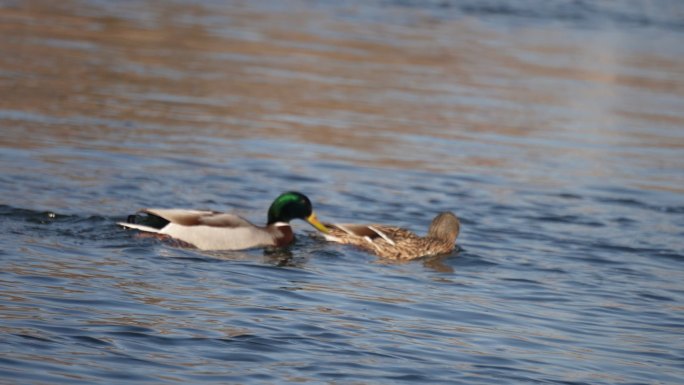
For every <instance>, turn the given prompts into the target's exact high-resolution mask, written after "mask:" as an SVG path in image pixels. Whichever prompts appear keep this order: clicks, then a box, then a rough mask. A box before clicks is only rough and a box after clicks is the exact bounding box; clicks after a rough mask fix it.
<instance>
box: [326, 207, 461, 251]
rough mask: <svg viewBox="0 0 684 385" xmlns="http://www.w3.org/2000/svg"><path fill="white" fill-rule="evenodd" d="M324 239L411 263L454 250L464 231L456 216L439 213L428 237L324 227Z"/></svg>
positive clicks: (387, 230)
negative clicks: (461, 230) (461, 231)
mask: <svg viewBox="0 0 684 385" xmlns="http://www.w3.org/2000/svg"><path fill="white" fill-rule="evenodd" d="M325 226H326V227H327V228H328V229H329V231H328V232H327V233H324V237H325V238H326V239H327V240H329V241H332V242H337V243H344V244H351V245H356V246H358V247H360V248H362V249H364V250H366V251H370V252H372V253H374V254H376V255H378V256H380V257H383V258H391V259H398V260H410V259H415V258H419V257H425V256H430V255H439V254H447V253H450V252H451V251H453V250H454V244H455V243H456V238H457V237H458V233H459V231H460V229H461V222H459V220H458V218H457V217H456V215H454V214H452V213H450V212H443V213H440V214H439V215H437V216H436V217H435V219H433V220H432V223H431V224H430V229H429V230H428V233H427V235H426V236H425V237H419V236H418V235H416V234H414V233H412V232H410V231H408V230H406V229H402V228H399V227H392V226H384V225H353V224H327V223H326V224H325Z"/></svg>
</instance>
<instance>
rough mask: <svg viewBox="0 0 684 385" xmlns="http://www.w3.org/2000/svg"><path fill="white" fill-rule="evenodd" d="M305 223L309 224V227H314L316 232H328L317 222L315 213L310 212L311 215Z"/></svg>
mask: <svg viewBox="0 0 684 385" xmlns="http://www.w3.org/2000/svg"><path fill="white" fill-rule="evenodd" d="M306 221H307V222H309V223H311V226H313V227H315V228H316V229H317V230H318V231H321V232H324V233H327V232H329V231H330V230H328V228H327V227H325V226H323V224H322V223H321V222H319V221H318V218H316V213H313V212H312V213H311V215H309V216H308V217H307V218H306Z"/></svg>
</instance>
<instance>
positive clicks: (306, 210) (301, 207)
mask: <svg viewBox="0 0 684 385" xmlns="http://www.w3.org/2000/svg"><path fill="white" fill-rule="evenodd" d="M139 213H147V214H148V215H147V217H145V218H142V219H143V220H142V222H143V223H142V224H138V223H135V222H136V219H137V218H138V217H136V216H135V215H131V216H129V217H128V222H129V223H119V224H120V225H121V226H124V227H126V228H131V229H137V230H140V231H144V232H148V233H154V234H161V235H166V236H169V237H171V238H174V239H177V240H179V241H182V242H184V243H188V244H190V245H192V246H195V247H197V248H198V249H200V250H242V249H248V248H251V247H265V246H286V245H288V244H290V243H291V242H292V241H293V240H294V233H293V232H292V227H290V223H289V222H290V221H291V220H293V219H303V220H305V221H307V222H309V223H310V224H311V225H312V226H314V227H315V228H316V229H318V230H320V231H322V232H323V233H326V232H327V231H328V229H327V228H326V227H325V226H323V225H322V224H321V223H320V222H319V221H318V219H317V218H316V214H314V212H313V209H312V207H311V201H310V200H309V198H307V197H306V195H304V194H301V193H298V192H294V191H290V192H286V193H283V194H281V195H280V196H279V197H277V198H276V199H275V200H274V201H273V203H272V204H271V207H270V208H269V209H268V222H267V223H266V226H264V227H259V226H256V225H254V224H252V223H251V222H249V221H248V220H246V219H244V218H242V217H240V216H237V215H234V214H228V213H220V212H215V211H198V210H184V209H142V210H140V211H139Z"/></svg>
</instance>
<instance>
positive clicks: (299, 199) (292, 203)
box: [268, 191, 328, 233]
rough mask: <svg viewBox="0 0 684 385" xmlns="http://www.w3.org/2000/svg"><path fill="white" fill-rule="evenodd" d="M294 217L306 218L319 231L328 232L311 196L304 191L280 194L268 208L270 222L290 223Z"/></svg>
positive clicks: (270, 223)
mask: <svg viewBox="0 0 684 385" xmlns="http://www.w3.org/2000/svg"><path fill="white" fill-rule="evenodd" d="M293 219H302V220H305V221H307V222H309V223H310V224H311V225H312V226H313V227H315V228H316V229H318V230H319V231H322V232H324V233H326V232H328V229H327V228H326V227H325V226H323V224H321V223H320V222H319V221H318V219H317V218H316V214H315V213H314V212H313V207H312V206H311V201H310V200H309V198H307V197H306V195H304V194H302V193H299V192H296V191H288V192H286V193H282V194H280V196H278V197H277V198H276V199H275V200H274V201H273V203H272V204H271V207H270V208H269V209H268V224H269V225H272V224H274V223H276V222H284V223H288V222H290V221H291V220H293Z"/></svg>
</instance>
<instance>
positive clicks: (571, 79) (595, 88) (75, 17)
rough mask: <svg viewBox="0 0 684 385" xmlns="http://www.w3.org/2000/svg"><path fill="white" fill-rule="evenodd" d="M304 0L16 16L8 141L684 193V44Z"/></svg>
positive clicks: (4, 19) (4, 59)
mask: <svg viewBox="0 0 684 385" xmlns="http://www.w3.org/2000/svg"><path fill="white" fill-rule="evenodd" d="M296 4H298V6H299V8H298V7H293V8H292V9H284V10H283V9H281V10H279V12H265V11H264V9H263V8H260V7H257V6H251V5H249V4H248V3H244V4H243V3H238V4H231V5H223V6H221V5H202V4H185V5H184V4H164V5H161V4H158V3H156V2H139V3H127V4H126V5H118V4H117V5H116V6H115V7H114V6H113V5H111V6H110V7H114V8H111V9H107V8H106V3H103V4H100V3H93V4H91V3H87V2H85V3H82V2H77V1H66V2H59V3H58V4H57V3H55V2H51V1H29V2H22V3H19V4H18V5H16V6H4V7H1V8H0V33H2V35H3V39H1V40H0V52H2V55H0V93H2V95H3V97H2V98H1V99H0V119H2V120H1V122H2V126H3V133H4V135H3V136H2V139H0V141H1V143H2V145H3V146H4V147H20V148H26V147H35V146H38V147H41V146H72V145H77V144H84V143H90V145H92V146H96V147H97V148H99V149H103V150H108V151H115V152H124V153H130V152H136V151H145V152H149V151H150V149H149V148H145V149H135V148H132V147H131V146H130V145H128V144H130V143H132V142H161V143H164V144H165V145H166V146H163V147H162V148H161V151H180V150H181V148H182V151H183V152H184V153H185V154H187V155H193V154H194V155H196V156H204V157H206V156H211V155H207V153H206V152H204V151H203V146H204V142H203V139H202V138H222V139H225V140H227V141H231V140H235V139H248V138H270V139H282V140H286V141H294V142H304V143H313V144H319V145H325V146H333V147H334V148H340V149H351V150H353V152H352V153H345V152H332V153H330V154H328V155H327V156H328V157H329V159H333V160H343V161H348V162H353V163H356V164H361V165H364V164H369V165H375V166H390V167H406V168H415V169H425V170H433V171H456V172H466V173H473V172H477V173H481V172H485V173H490V172H491V173H496V174H501V173H503V174H509V176H512V177H514V178H516V179H518V180H521V181H525V180H527V179H526V178H528V177H529V175H528V176H527V177H525V176H523V175H522V174H530V173H532V174H535V173H540V174H544V173H547V172H551V170H554V169H555V168H556V166H554V165H553V164H552V163H553V162H554V159H555V160H558V159H561V160H559V162H561V163H564V164H569V163H572V164H573V166H571V167H567V169H566V170H564V172H565V173H567V174H569V175H571V176H590V177H616V178H628V175H630V174H634V173H636V174H639V175H641V176H642V177H643V178H645V179H651V177H650V175H651V173H649V172H648V170H651V169H654V168H657V169H664V170H665V175H663V178H662V179H663V180H657V179H651V180H648V181H646V182H647V183H643V182H645V181H644V180H640V181H639V184H638V185H639V186H649V188H656V189H668V190H674V191H680V192H681V191H684V188H682V176H681V174H679V173H678V172H677V170H680V169H682V168H684V164H683V163H682V162H683V161H682V160H680V158H681V156H678V155H679V154H675V151H676V152H681V150H682V148H683V147H684V136H683V135H682V130H681V127H682V126H683V125H684V115H682V112H681V111H684V108H682V107H684V102H683V100H684V66H682V65H681V63H682V59H681V56H678V53H677V51H673V52H671V53H670V52H668V51H667V50H659V49H646V48H643V47H642V43H644V41H643V40H639V39H636V40H635V36H634V35H627V34H625V33H621V32H618V31H588V32H583V31H568V30H566V29H563V28H561V27H558V28H553V27H552V26H548V25H546V26H541V27H534V26H527V27H519V28H492V27H491V25H487V24H484V23H482V22H481V21H479V20H477V19H468V18H463V19H458V20H452V21H449V20H437V19H434V18H430V17H428V16H425V15H423V16H421V15H418V16H415V15H412V14H411V13H410V10H401V9H392V10H390V11H388V12H389V14H390V15H389V16H387V17H388V20H390V22H385V23H369V22H367V21H364V20H356V19H354V17H353V14H354V12H355V10H354V8H353V7H349V8H346V9H345V8H341V9H340V11H339V12H338V13H335V12H327V11H319V10H315V9H308V10H304V9H305V8H303V7H302V5H301V4H299V3H296ZM272 6H273V5H272ZM100 7H101V8H100ZM276 7H277V6H276ZM349 15H352V17H349ZM407 15H412V16H410V17H409V16H407ZM393 17H395V18H396V20H394V19H393ZM406 19H408V20H409V21H408V22H406V21H405V20H406ZM392 20H394V21H392ZM644 39H645V38H644ZM192 144H194V145H192ZM181 145H182V146H181ZM179 146H181V147H179ZM653 148H654V149H658V150H660V151H658V153H657V154H656V155H653V154H652V153H651V152H650V150H649V149H653ZM232 150H235V151H239V148H236V149H232ZM233 153H235V152H233ZM252 155H254V154H252ZM261 155H262V156H265V155H269V156H270V155H273V154H261ZM632 159H634V160H632ZM549 161H550V162H551V164H550V165H549V166H548V167H549V168H542V169H540V170H535V167H537V166H529V165H530V164H536V165H538V164H540V163H546V162H549ZM625 167H626V168H627V170H624V168H625ZM530 168H532V169H530ZM520 169H525V170H523V171H520ZM512 170H518V171H512ZM537 177H539V175H537V176H534V178H537ZM643 178H641V177H640V178H638V179H643ZM537 179H538V178H537ZM628 179H629V178H628ZM630 183H632V184H633V185H636V181H630Z"/></svg>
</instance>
